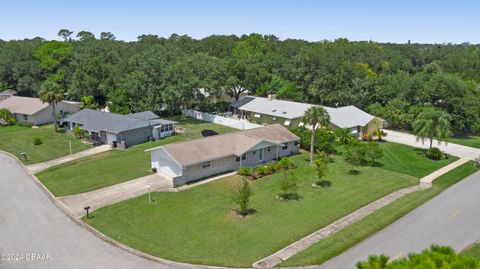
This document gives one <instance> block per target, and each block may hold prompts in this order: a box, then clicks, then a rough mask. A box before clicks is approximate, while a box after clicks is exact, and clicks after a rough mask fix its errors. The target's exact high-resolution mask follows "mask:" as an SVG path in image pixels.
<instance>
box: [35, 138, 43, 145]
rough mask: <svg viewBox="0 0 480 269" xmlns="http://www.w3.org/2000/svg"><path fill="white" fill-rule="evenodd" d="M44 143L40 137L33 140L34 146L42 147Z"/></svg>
mask: <svg viewBox="0 0 480 269" xmlns="http://www.w3.org/2000/svg"><path fill="white" fill-rule="evenodd" d="M42 143H43V141H42V139H41V138H40V137H35V138H34V139H33V144H34V145H35V146H38V145H41V144H42Z"/></svg>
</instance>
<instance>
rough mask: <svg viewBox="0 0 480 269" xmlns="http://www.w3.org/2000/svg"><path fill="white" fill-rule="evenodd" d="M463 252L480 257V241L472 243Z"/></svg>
mask: <svg viewBox="0 0 480 269" xmlns="http://www.w3.org/2000/svg"><path fill="white" fill-rule="evenodd" d="M462 254H464V255H467V256H471V257H475V258H480V243H476V244H473V245H471V246H470V247H468V248H467V249H466V250H465V251H463V252H462Z"/></svg>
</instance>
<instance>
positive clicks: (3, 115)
mask: <svg viewBox="0 0 480 269" xmlns="http://www.w3.org/2000/svg"><path fill="white" fill-rule="evenodd" d="M2 120H3V122H5V124H14V123H15V122H16V121H17V119H16V118H15V117H14V116H13V114H12V113H10V111H8V110H6V109H5V108H2V109H0V122H1V121H2Z"/></svg>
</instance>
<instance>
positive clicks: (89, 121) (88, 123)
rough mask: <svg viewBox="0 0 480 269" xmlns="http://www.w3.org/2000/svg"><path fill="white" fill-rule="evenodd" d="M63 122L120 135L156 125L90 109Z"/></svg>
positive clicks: (94, 130) (89, 129) (81, 111)
mask: <svg viewBox="0 0 480 269" xmlns="http://www.w3.org/2000/svg"><path fill="white" fill-rule="evenodd" d="M63 122H73V123H76V124H81V125H82V129H85V130H88V131H92V132H99V131H101V130H103V131H107V132H112V133H116V134H118V133H121V132H124V131H127V130H132V129H137V128H142V127H147V126H149V125H156V124H154V123H152V122H150V121H148V120H142V119H137V118H132V117H129V116H126V115H120V114H115V113H109V112H101V111H98V110H92V109H83V110H80V111H78V112H77V113H75V114H72V115H70V116H68V117H67V118H65V119H64V120H63Z"/></svg>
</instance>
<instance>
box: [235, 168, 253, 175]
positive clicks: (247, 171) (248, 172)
mask: <svg viewBox="0 0 480 269" xmlns="http://www.w3.org/2000/svg"><path fill="white" fill-rule="evenodd" d="M252 173H253V169H252V168H250V167H246V166H244V167H240V169H239V170H238V174H239V175H242V176H251V175H252Z"/></svg>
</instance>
